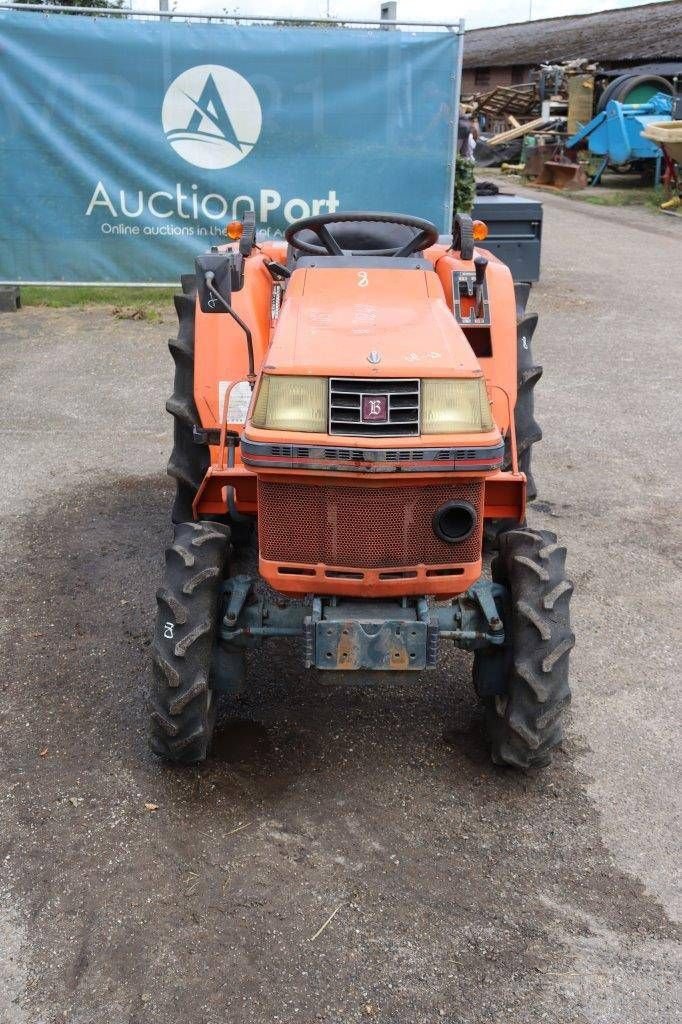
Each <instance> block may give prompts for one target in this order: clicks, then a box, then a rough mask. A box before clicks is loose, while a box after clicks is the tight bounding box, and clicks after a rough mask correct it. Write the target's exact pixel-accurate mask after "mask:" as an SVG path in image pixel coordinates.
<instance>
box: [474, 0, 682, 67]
mask: <svg viewBox="0 0 682 1024" xmlns="http://www.w3.org/2000/svg"><path fill="white" fill-rule="evenodd" d="M576 57H586V58H587V59H588V60H590V61H600V62H602V63H606V64H613V63H616V62H624V63H627V62H629V61H637V62H639V61H642V62H644V61H657V60H673V61H674V60H680V61H682V0H666V2H664V3H654V4H643V5H642V6H639V7H625V8H623V7H621V8H618V9H617V10H613V11H599V12H598V13H596V14H579V15H568V16H567V17H563V18H545V19H543V20H542V21H527V22H522V23H519V24H514V25H496V26H495V27H494V28H477V29H473V30H472V31H471V32H466V33H465V35H464V67H465V68H481V67H483V68H485V67H501V66H507V65H509V64H522V65H530V64H542V63H545V62H555V61H563V60H570V59H572V58H576Z"/></svg>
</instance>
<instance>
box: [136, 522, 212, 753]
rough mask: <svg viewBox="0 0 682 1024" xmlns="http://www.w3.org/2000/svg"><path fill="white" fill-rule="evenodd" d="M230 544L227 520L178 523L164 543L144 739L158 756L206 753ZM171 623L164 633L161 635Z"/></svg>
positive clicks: (209, 735) (209, 736)
mask: <svg viewBox="0 0 682 1024" xmlns="http://www.w3.org/2000/svg"><path fill="white" fill-rule="evenodd" d="M229 544H230V530H229V528H228V527H227V526H223V525H220V524H216V523H213V522H188V523H179V524H177V525H176V526H175V528H174V537H173V543H172V544H171V545H170V546H169V547H168V548H167V549H166V570H165V574H164V579H163V583H162V585H161V587H160V588H159V590H158V592H157V595H156V598H157V602H158V613H157V618H156V628H155V632H154V645H153V652H152V675H153V685H152V694H151V707H150V730H151V735H150V745H151V748H152V750H153V751H154V752H155V753H156V754H159V755H160V756H161V757H164V758H165V759H166V760H169V761H175V762H177V763H180V764H195V763H197V762H198V761H203V760H204V758H205V757H206V754H207V751H208V748H209V744H210V742H211V736H212V734H213V725H214V719H215V708H214V706H213V700H212V692H211V689H210V685H209V678H210V667H211V656H212V651H213V646H214V644H215V630H216V625H217V623H216V618H217V612H218V606H219V592H220V582H221V579H222V576H223V573H224V570H225V564H226V561H227V555H228V549H229ZM169 624H172V627H173V630H172V632H173V635H172V637H169V636H166V635H165V634H166V632H167V628H168V625H169Z"/></svg>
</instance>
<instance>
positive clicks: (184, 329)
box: [166, 275, 210, 523]
mask: <svg viewBox="0 0 682 1024" xmlns="http://www.w3.org/2000/svg"><path fill="white" fill-rule="evenodd" d="M188 277H189V275H186V276H185V277H183V280H182V286H183V292H182V294H177V295H175V297H174V302H175V310H176V312H177V315H178V336H177V338H171V339H170V341H169V342H168V347H169V349H170V353H171V355H172V357H173V360H174V362H175V378H174V382H173V394H172V395H171V396H170V398H169V399H168V401H167V402H166V409H167V411H168V412H169V413H170V414H171V416H172V417H173V418H174V420H175V424H174V431H173V451H172V452H171V457H170V459H169V462H168V474H169V476H172V477H173V478H174V479H175V483H176V494H175V500H174V502H173V511H172V513H171V518H172V520H173V522H174V523H182V522H186V521H187V520H189V519H191V518H192V502H193V501H194V499H195V497H196V493H197V491H198V490H199V487H200V485H201V482H202V480H203V479H204V476H205V475H206V470H207V469H208V467H209V462H210V457H209V451H208V445H198V444H195V442H194V427H195V426H197V427H198V426H201V423H200V421H199V413H198V412H197V407H196V405H195V402H194V306H195V298H196V294H195V293H193V292H192V291H191V290H189V285H190V282H189V281H188V279H187V278H188Z"/></svg>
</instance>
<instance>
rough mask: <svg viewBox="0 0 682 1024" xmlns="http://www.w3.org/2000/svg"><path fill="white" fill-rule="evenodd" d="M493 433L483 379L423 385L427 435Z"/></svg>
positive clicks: (423, 413) (430, 381)
mask: <svg viewBox="0 0 682 1024" xmlns="http://www.w3.org/2000/svg"><path fill="white" fill-rule="evenodd" d="M492 429H493V418H492V414H491V412H490V402H489V401H488V392H487V391H486V388H485V380H484V379H483V377H475V378H473V379H468V380H440V379H438V378H433V377H432V378H429V379H427V380H423V381H422V433H423V434H469V433H471V434H476V433H482V432H483V431H486V430H492Z"/></svg>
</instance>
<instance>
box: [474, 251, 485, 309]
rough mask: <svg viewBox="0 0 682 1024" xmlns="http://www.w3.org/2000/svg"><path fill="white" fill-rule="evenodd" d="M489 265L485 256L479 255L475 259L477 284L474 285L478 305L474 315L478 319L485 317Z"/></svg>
mask: <svg viewBox="0 0 682 1024" xmlns="http://www.w3.org/2000/svg"><path fill="white" fill-rule="evenodd" d="M487 266H488V261H487V259H486V258H485V256H477V257H476V259H475V260H474V270H475V271H476V284H475V285H474V297H475V299H476V305H475V309H474V315H475V318H476V320H482V319H483V285H484V283H485V272H486V268H487Z"/></svg>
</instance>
